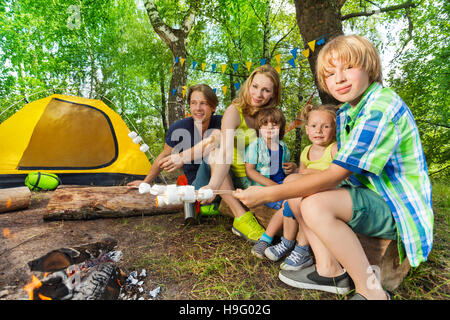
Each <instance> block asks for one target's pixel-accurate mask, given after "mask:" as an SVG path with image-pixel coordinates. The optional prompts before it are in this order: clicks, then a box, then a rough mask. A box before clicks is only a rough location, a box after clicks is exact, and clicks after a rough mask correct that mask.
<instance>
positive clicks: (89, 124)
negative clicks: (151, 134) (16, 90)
mask: <svg viewBox="0 0 450 320" xmlns="http://www.w3.org/2000/svg"><path fill="white" fill-rule="evenodd" d="M118 153H119V150H118V143H117V138H116V134H115V132H114V128H113V125H112V123H111V120H110V118H109V117H108V115H107V114H106V113H104V112H103V111H102V110H99V109H97V108H95V107H92V106H89V105H86V104H80V103H75V102H72V101H66V100H62V99H58V98H53V99H52V100H51V101H50V103H49V104H48V105H47V107H46V108H45V110H44V112H43V113H42V116H41V117H40V119H39V121H38V123H37V124H36V126H35V128H34V131H33V133H32V136H31V139H30V141H29V143H28V146H27V148H26V149H25V151H24V153H23V155H22V158H21V159H20V162H19V165H18V169H19V170H40V169H47V170H49V169H63V170H64V169H65V170H71V169H77V170H79V169H86V170H87V169H97V168H102V167H106V166H109V165H110V164H111V163H113V162H114V161H115V160H116V159H117V157H118Z"/></svg>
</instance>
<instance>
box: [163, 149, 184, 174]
mask: <svg viewBox="0 0 450 320" xmlns="http://www.w3.org/2000/svg"><path fill="white" fill-rule="evenodd" d="M182 166H183V160H182V158H181V157H180V155H179V154H178V153H174V154H171V155H169V156H167V157H164V158H162V159H161V161H160V162H159V167H160V168H161V169H163V170H166V171H167V172H172V171H175V170H176V169H178V168H181V167H182Z"/></svg>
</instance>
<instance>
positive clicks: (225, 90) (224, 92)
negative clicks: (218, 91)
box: [222, 86, 228, 95]
mask: <svg viewBox="0 0 450 320" xmlns="http://www.w3.org/2000/svg"><path fill="white" fill-rule="evenodd" d="M227 89H228V86H223V87H222V91H223V94H224V95H226V94H227Z"/></svg>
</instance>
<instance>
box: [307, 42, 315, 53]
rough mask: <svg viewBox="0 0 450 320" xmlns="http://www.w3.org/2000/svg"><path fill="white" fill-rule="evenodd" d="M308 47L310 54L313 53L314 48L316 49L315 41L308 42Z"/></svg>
mask: <svg viewBox="0 0 450 320" xmlns="http://www.w3.org/2000/svg"><path fill="white" fill-rule="evenodd" d="M308 46H309V47H310V48H311V50H312V52H314V48H315V47H316V40H313V41H310V42H308Z"/></svg>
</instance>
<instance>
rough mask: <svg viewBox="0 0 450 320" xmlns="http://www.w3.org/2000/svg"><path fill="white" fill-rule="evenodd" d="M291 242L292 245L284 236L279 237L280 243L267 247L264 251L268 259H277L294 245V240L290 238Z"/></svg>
mask: <svg viewBox="0 0 450 320" xmlns="http://www.w3.org/2000/svg"><path fill="white" fill-rule="evenodd" d="M291 243H292V245H289V240H287V239H286V238H285V237H281V242H280V243H278V244H276V245H274V246H271V247H269V248H267V249H266V250H265V251H264V253H265V255H266V257H267V258H269V259H270V260H272V261H278V260H280V259H281V258H282V257H284V256H285V255H286V254H287V253H289V251H291V250H292V248H293V247H294V245H295V240H292V241H291Z"/></svg>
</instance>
